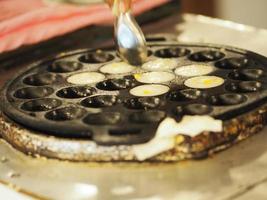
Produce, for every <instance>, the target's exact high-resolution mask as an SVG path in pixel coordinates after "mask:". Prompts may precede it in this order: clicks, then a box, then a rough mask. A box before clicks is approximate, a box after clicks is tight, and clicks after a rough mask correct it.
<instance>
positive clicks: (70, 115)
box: [45, 106, 86, 121]
mask: <svg viewBox="0 0 267 200" xmlns="http://www.w3.org/2000/svg"><path fill="white" fill-rule="evenodd" d="M85 113H86V110H84V109H82V108H79V107H76V106H67V107H63V108H58V109H56V110H53V111H50V112H48V113H46V115H45V117H46V118H47V119H49V120H53V121H69V120H75V119H79V118H81V117H83V116H84V115H85Z"/></svg>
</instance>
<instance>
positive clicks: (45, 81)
mask: <svg viewBox="0 0 267 200" xmlns="http://www.w3.org/2000/svg"><path fill="white" fill-rule="evenodd" d="M59 78H60V77H59V76H58V75H55V74H51V73H41V74H33V75H30V76H27V77H26V78H25V79H24V80H23V82H24V83H25V84H27V85H33V86H44V85H51V84H53V83H55V82H56V81H57V80H59Z"/></svg>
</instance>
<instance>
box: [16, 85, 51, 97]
mask: <svg viewBox="0 0 267 200" xmlns="http://www.w3.org/2000/svg"><path fill="white" fill-rule="evenodd" d="M53 92H54V90H53V89H52V88H50V87H25V88H21V89H18V90H17V91H16V92H15V93H14V96H15V97H16V98H19V99H37V98H43V97H47V96H49V95H51V94H52V93H53Z"/></svg>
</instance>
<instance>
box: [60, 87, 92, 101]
mask: <svg viewBox="0 0 267 200" xmlns="http://www.w3.org/2000/svg"><path fill="white" fill-rule="evenodd" d="M95 93H96V89H95V88H93V87H89V86H78V87H68V88H63V89H61V90H59V91H58V92H57V96H59V97H61V98H67V99H75V98H82V97H88V96H91V95H93V94H95Z"/></svg>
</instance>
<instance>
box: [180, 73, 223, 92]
mask: <svg viewBox="0 0 267 200" xmlns="http://www.w3.org/2000/svg"><path fill="white" fill-rule="evenodd" d="M223 83H224V79H223V78H221V77H218V76H197V77H193V78H189V79H187V80H186V81H185V82H184V84H185V85H186V86H187V87H190V88H197V89H208V88H214V87H218V86H220V85H222V84H223Z"/></svg>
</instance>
